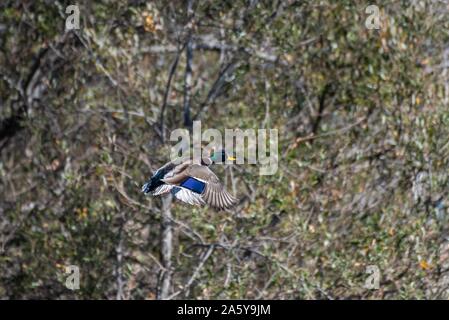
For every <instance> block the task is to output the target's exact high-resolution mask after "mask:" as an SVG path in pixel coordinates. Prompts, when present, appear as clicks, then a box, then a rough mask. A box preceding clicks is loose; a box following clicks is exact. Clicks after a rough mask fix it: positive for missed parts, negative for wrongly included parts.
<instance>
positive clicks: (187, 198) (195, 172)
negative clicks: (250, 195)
mask: <svg viewBox="0 0 449 320" xmlns="http://www.w3.org/2000/svg"><path fill="white" fill-rule="evenodd" d="M226 159H228V160H235V158H233V157H229V156H227V155H226V152H225V151H224V150H221V151H219V152H213V153H212V155H211V157H209V158H203V159H202V160H201V164H195V163H193V162H192V160H190V159H189V160H185V161H181V162H180V163H178V164H176V163H174V161H170V162H169V163H167V164H165V165H164V166H162V167H161V168H159V169H158V170H157V171H156V172H155V173H154V174H153V176H152V177H151V178H150V180H149V181H148V182H147V183H145V184H144V185H143V186H142V192H143V193H145V194H147V193H150V192H151V193H152V195H153V196H159V195H163V194H167V193H169V192H171V193H172V194H173V195H174V196H175V197H176V198H177V199H179V200H181V201H183V202H186V203H188V204H191V205H197V206H200V205H205V204H208V205H210V206H211V207H214V208H217V209H226V208H229V207H232V206H234V205H235V204H236V203H237V199H236V198H235V197H234V196H232V195H231V194H230V193H229V192H227V191H226V189H225V188H224V186H223V184H222V183H221V181H220V179H218V177H217V176H216V175H215V173H213V172H212V171H211V170H210V169H209V166H210V165H212V164H214V163H217V162H221V163H224V162H225V160H226Z"/></svg>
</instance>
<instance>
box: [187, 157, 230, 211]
mask: <svg viewBox="0 0 449 320" xmlns="http://www.w3.org/2000/svg"><path fill="white" fill-rule="evenodd" d="M189 176H191V177H194V178H195V179H196V180H198V181H200V182H202V183H204V184H205V187H204V190H202V192H201V198H202V199H203V200H204V201H205V202H206V203H207V204H209V205H210V206H212V207H214V208H217V209H227V208H230V207H232V206H234V205H236V204H237V202H238V199H237V198H235V197H234V196H233V195H231V194H230V193H229V192H228V191H227V190H226V189H225V187H224V186H223V184H222V183H221V181H220V179H218V177H217V176H216V175H215V173H213V172H212V171H211V170H210V169H209V168H208V167H205V166H191V168H190V170H189Z"/></svg>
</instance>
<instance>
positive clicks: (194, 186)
mask: <svg viewBox="0 0 449 320" xmlns="http://www.w3.org/2000/svg"><path fill="white" fill-rule="evenodd" d="M181 187H184V188H186V189H189V190H192V191H193V192H196V193H203V191H204V188H205V187H206V184H205V183H204V182H201V181H199V180H197V179H195V178H192V177H189V178H187V179H186V180H185V181H184V182H183V183H182V184H181Z"/></svg>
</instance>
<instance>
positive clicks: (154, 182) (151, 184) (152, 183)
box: [142, 178, 163, 194]
mask: <svg viewBox="0 0 449 320" xmlns="http://www.w3.org/2000/svg"><path fill="white" fill-rule="evenodd" d="M161 185H163V182H162V181H161V180H160V179H154V178H151V179H150V180H148V181H147V182H146V183H145V184H144V185H143V186H142V192H143V193H145V194H148V193H150V192H151V191H154V190H155V189H156V188H157V187H159V186H161Z"/></svg>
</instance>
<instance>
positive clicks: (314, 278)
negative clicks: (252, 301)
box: [0, 0, 449, 299]
mask: <svg viewBox="0 0 449 320" xmlns="http://www.w3.org/2000/svg"><path fill="white" fill-rule="evenodd" d="M70 4H72V3H71V1H52V0H47V1H45V0H37V1H32V0H29V1H27V0H23V1H19V0H3V1H2V2H1V4H0V50H1V51H0V74H1V77H0V107H1V109H0V297H1V298H3V299H10V298H15V299H29V298H35V299H116V298H117V299H156V298H173V299H178V298H187V299H218V298H222V299H227V298H234V299H235V298H243V299H249V298H261V299H348V298H350V299H359V298H369V299H403V298H431V299H435V298H448V297H449V291H448V288H449V287H448V286H449V274H448V268H449V261H448V258H449V234H448V214H449V211H448V205H449V198H448V197H449V194H448V190H449V188H448V187H449V178H448V165H449V138H448V137H449V109H448V102H449V101H448V99H449V88H448V85H449V82H448V81H449V79H448V77H449V76H448V74H447V69H448V67H449V64H448V57H449V47H448V46H447V43H448V32H447V31H448V30H449V26H448V24H449V15H448V12H449V11H448V10H449V8H448V4H447V2H446V1H436V0H434V1H431V0H429V1H376V3H370V2H368V1H349V0H348V1H346V0H341V1H324V0H323V1H321V0H320V1H294V0H277V1H258V0H245V1H243V0H234V1H197V0H188V1H141V0H116V1H112V0H111V1H107V0H99V1H87V0H84V1H82V0H80V1H77V4H78V5H79V9H80V29H79V30H72V31H68V32H65V20H66V18H67V17H68V16H69V14H67V13H66V11H65V10H66V7H67V6H68V5H70ZM371 4H376V5H377V6H378V7H379V10H380V11H379V13H380V17H381V26H380V29H378V30H376V29H368V28H367V27H366V26H365V22H366V20H367V18H368V16H369V15H368V14H367V13H366V12H365V9H366V7H367V6H368V5H371ZM189 75H191V80H189V79H190V76H189ZM192 120H201V121H202V127H203V130H204V129H206V128H217V129H219V130H224V129H225V128H242V129H247V128H255V129H257V128H275V129H278V130H279V170H278V172H277V174H276V175H272V176H260V175H258V167H257V166H254V165H231V166H227V167H220V168H218V170H216V171H217V172H218V174H219V176H220V177H221V178H222V179H223V181H225V182H226V185H227V188H228V189H229V190H231V191H232V193H234V194H236V195H238V196H239V198H241V199H242V200H241V203H240V204H239V206H238V207H236V208H235V209H233V210H231V211H228V212H217V211H214V210H212V209H210V208H195V207H191V206H188V205H185V204H182V203H180V202H176V201H173V202H172V203H168V205H169V208H167V206H165V207H164V206H163V203H162V201H161V200H160V199H154V198H151V197H144V196H143V195H142V194H141V192H140V186H141V185H142V183H143V182H144V181H145V180H146V179H147V178H148V177H149V176H151V174H152V172H153V171H154V170H155V169H157V168H158V167H160V166H161V165H162V164H164V163H165V162H167V161H168V160H169V150H170V147H171V146H172V145H173V143H171V142H170V141H169V140H168V137H169V134H170V132H171V131H172V130H174V129H176V128H184V127H187V128H188V127H189V126H190V125H191V121H192ZM170 208H171V209H170ZM167 210H170V213H171V216H170V219H171V220H170V224H169V226H168V228H170V229H171V232H172V238H171V240H170V247H171V251H172V252H171V253H170V254H169V256H168V257H167V256H165V257H164V255H163V253H161V245H162V244H161V242H162V240H163V233H164V228H167V224H166V223H165V224H164V223H162V222H163V219H162V218H161V217H162V216H163V214H164V212H165V211H167ZM165 222H166V221H165ZM167 258H168V260H169V261H167ZM67 265H77V266H79V268H80V273H81V278H80V289H79V290H74V291H71V290H68V289H67V288H66V287H65V285H64V283H65V278H66V277H67V275H66V274H65V273H64V268H65V266H67ZM369 265H375V266H377V267H378V268H379V270H380V275H381V278H380V288H379V289H378V290H370V289H366V288H365V287H364V284H365V281H366V279H367V277H368V276H369V274H367V273H366V268H367V266H369ZM167 275H169V278H168V282H167ZM164 279H165V280H164ZM164 281H165V284H166V285H167V287H166V288H161V286H163V283H164Z"/></svg>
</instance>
